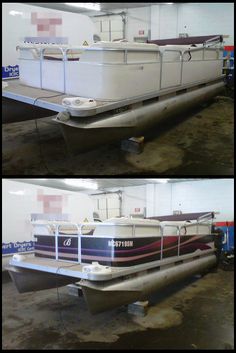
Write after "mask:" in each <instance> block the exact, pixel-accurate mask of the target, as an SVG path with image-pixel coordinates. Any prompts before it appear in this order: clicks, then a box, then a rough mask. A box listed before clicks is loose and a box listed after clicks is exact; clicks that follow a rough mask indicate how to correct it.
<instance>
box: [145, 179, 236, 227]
mask: <svg viewBox="0 0 236 353" xmlns="http://www.w3.org/2000/svg"><path fill="white" fill-rule="evenodd" d="M146 195H147V216H148V217H151V216H157V215H158V216H161V215H167V214H172V213H173V211H174V210H181V211H182V212H183V213H191V212H204V211H215V212H220V213H219V214H218V215H216V220H217V221H221V220H222V221H224V220H229V221H230V220H233V218H234V198H233V195H234V183H233V179H210V180H200V181H194V182H192V181H189V182H180V183H173V184H164V185H163V184H156V185H147V193H146Z"/></svg>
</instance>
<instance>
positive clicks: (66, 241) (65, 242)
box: [63, 238, 71, 246]
mask: <svg viewBox="0 0 236 353" xmlns="http://www.w3.org/2000/svg"><path fill="white" fill-rule="evenodd" d="M63 245H64V246H70V245H71V238H69V239H66V240H64V241H63Z"/></svg>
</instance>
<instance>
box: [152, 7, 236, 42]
mask: <svg viewBox="0 0 236 353" xmlns="http://www.w3.org/2000/svg"><path fill="white" fill-rule="evenodd" d="M179 33H188V35H189V36H204V35H211V34H223V35H228V36H229V38H225V39H224V41H225V45H233V44H234V4H233V3H223V2H222V3H186V4H181V3H180V4H173V5H152V6H151V39H160V38H161V39H165V38H176V37H178V36H179Z"/></svg>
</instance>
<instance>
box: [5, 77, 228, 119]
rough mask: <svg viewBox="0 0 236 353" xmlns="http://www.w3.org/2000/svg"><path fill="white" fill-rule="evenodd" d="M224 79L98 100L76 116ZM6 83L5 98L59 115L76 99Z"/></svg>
mask: <svg viewBox="0 0 236 353" xmlns="http://www.w3.org/2000/svg"><path fill="white" fill-rule="evenodd" d="M224 77H225V75H222V76H221V77H219V78H217V79H212V80H208V81H198V82H194V83H192V84H187V85H178V86H175V87H172V88H167V89H161V90H160V91H157V92H155V93H151V94H147V95H144V96H138V97H134V98H129V99H123V100H120V101H99V100H96V103H97V106H96V107H91V108H86V109H83V110H81V111H79V110H78V109H76V116H78V117H79V116H81V117H86V116H94V115H97V114H100V113H104V112H107V111H110V110H114V109H118V108H122V107H125V106H128V105H132V104H136V103H138V102H141V101H144V100H148V99H152V98H156V97H160V98H161V97H162V98H165V96H168V95H169V94H175V93H177V92H180V91H183V90H191V89H193V88H199V87H201V86H202V85H208V84H212V83H215V82H219V81H222V79H223V78H224ZM4 82H7V84H8V86H7V87H5V88H4V89H3V90H2V96H3V97H6V98H9V99H14V100H16V101H20V102H22V103H27V104H31V105H34V106H36V107H40V108H44V109H48V110H52V111H55V112H58V113H61V112H65V111H67V109H66V107H65V106H63V105H62V100H63V99H64V98H69V97H70V98H71V97H75V96H73V95H68V94H64V93H59V92H55V91H50V90H46V89H40V88H35V87H30V86H26V85H23V84H21V83H20V80H19V79H14V80H5V81H4ZM72 115H73V114H72Z"/></svg>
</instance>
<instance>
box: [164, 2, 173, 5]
mask: <svg viewBox="0 0 236 353" xmlns="http://www.w3.org/2000/svg"><path fill="white" fill-rule="evenodd" d="M165 4H166V5H174V3H173V2H166V3H165Z"/></svg>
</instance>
